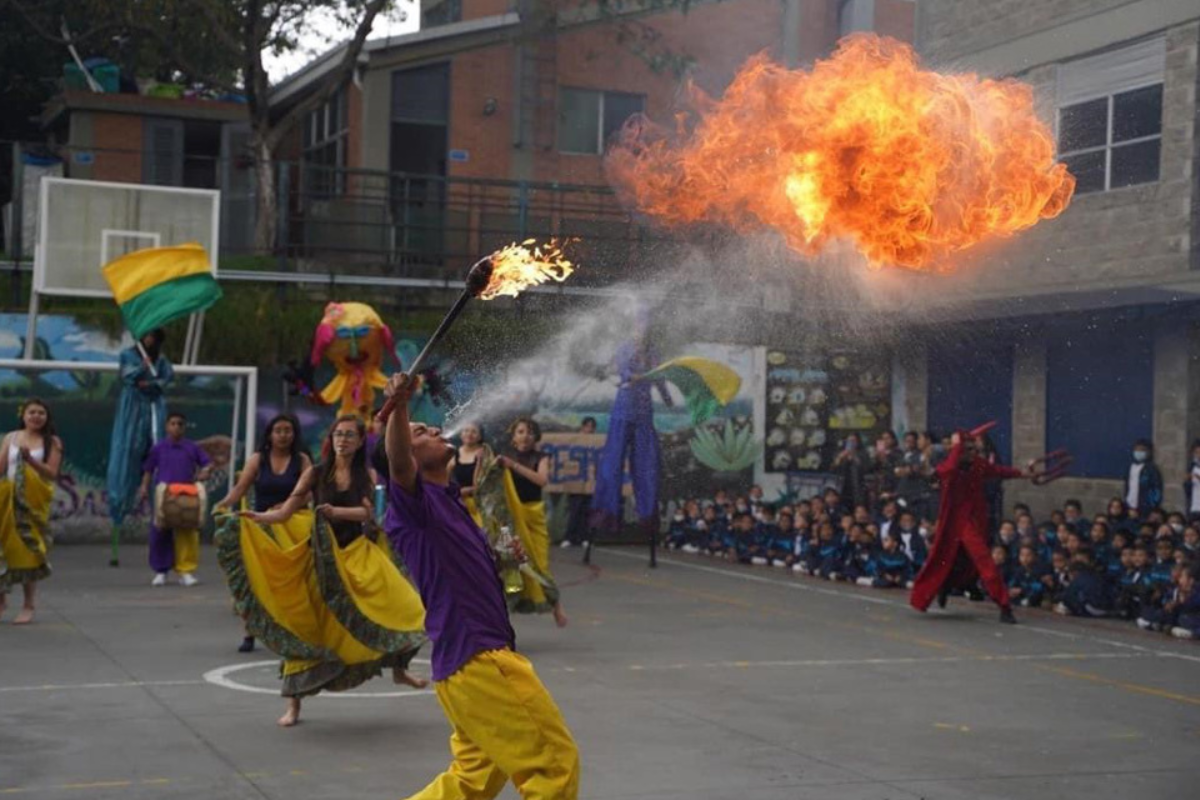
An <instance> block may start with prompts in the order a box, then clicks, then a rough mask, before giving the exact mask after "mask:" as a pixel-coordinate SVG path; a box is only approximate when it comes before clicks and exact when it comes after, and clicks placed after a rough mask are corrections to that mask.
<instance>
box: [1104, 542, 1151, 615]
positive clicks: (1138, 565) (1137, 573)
mask: <svg viewBox="0 0 1200 800" xmlns="http://www.w3.org/2000/svg"><path fill="white" fill-rule="evenodd" d="M1120 564H1121V574H1120V575H1119V576H1118V578H1117V581H1116V591H1115V597H1114V598H1113V613H1114V615H1115V616H1117V617H1120V618H1121V619H1137V618H1138V617H1139V616H1141V613H1142V606H1143V605H1144V604H1146V603H1149V601H1150V598H1151V595H1152V594H1153V588H1152V587H1151V585H1150V570H1149V564H1150V552H1149V551H1148V550H1147V549H1146V548H1145V547H1131V546H1129V545H1126V546H1125V547H1124V548H1123V549H1122V550H1121V561H1120Z"/></svg>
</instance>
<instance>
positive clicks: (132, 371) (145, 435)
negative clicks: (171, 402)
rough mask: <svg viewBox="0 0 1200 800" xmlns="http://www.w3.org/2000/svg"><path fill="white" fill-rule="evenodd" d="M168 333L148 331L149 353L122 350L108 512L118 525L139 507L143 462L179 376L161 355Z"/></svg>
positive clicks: (145, 341) (110, 451)
mask: <svg viewBox="0 0 1200 800" xmlns="http://www.w3.org/2000/svg"><path fill="white" fill-rule="evenodd" d="M165 338H166V335H165V334H164V333H163V331H162V329H161V328H159V329H156V330H153V331H151V332H150V333H148V334H146V335H145V336H143V337H142V340H141V344H142V347H143V348H144V349H145V352H146V355H145V356H143V355H142V353H141V352H139V351H138V348H137V347H130V348H128V349H126V350H123V351H121V356H120V365H121V372H120V375H121V398H120V400H119V401H118V402H117V416H116V418H115V419H114V420H113V428H112V438H111V440H110V443H109V448H108V480H107V487H108V513H109V516H110V517H111V518H112V521H113V525H114V526H120V524H121V523H122V522H124V521H125V516H126V515H127V514H128V513H129V512H130V511H133V510H134V508H136V501H137V500H136V499H137V492H138V487H139V485H140V484H141V482H142V462H143V461H145V459H146V456H147V455H149V453H150V448H151V447H152V446H153V445H154V444H156V443H157V442H158V441H159V440H161V439H162V438H163V434H164V431H165V426H166V422H167V400H166V397H165V396H164V394H163V393H164V392H165V390H166V388H167V386H169V385H170V384H171V382H172V380H174V378H175V371H174V369H172V367H171V362H170V361H168V360H167V359H166V356H164V355H162V345H163V341H164V340H165Z"/></svg>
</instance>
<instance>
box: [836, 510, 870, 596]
mask: <svg viewBox="0 0 1200 800" xmlns="http://www.w3.org/2000/svg"><path fill="white" fill-rule="evenodd" d="M876 550H877V547H876V544H875V537H874V536H872V535H871V534H870V533H868V532H867V529H866V528H865V527H863V526H862V525H859V524H858V523H857V522H856V523H854V525H852V526H851V528H850V546H849V548H848V549H847V551H846V566H845V567H843V569H842V577H844V578H845V579H846V580H848V581H850V582H851V583H855V582H858V583H859V584H860V585H862V586H870V585H871V584H872V583H873V582H874V580H875V569H876V567H877V566H878V564H877V562H876Z"/></svg>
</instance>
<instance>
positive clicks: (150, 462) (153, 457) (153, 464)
mask: <svg viewBox="0 0 1200 800" xmlns="http://www.w3.org/2000/svg"><path fill="white" fill-rule="evenodd" d="M158 454H159V447H158V445H154V447H151V448H150V454H149V455H147V456H146V460H145V461H143V462H142V472H150V473H153V472H155V471H156V470H157V469H158Z"/></svg>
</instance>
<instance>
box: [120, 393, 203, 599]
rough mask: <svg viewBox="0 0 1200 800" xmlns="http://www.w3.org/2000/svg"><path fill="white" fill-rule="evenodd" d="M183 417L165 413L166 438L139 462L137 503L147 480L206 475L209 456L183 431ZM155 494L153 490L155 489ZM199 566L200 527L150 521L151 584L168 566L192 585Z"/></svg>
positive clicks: (163, 578)
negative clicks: (172, 527) (183, 527)
mask: <svg viewBox="0 0 1200 800" xmlns="http://www.w3.org/2000/svg"><path fill="white" fill-rule="evenodd" d="M186 430H187V417H185V416H184V415H183V414H181V413H179V412H178V411H173V412H171V413H170V414H168V415H167V438H165V439H163V440H162V441H160V442H159V443H158V444H156V445H154V447H152V448H150V455H148V456H146V460H145V461H144V462H143V463H142V487H141V489H140V490H139V491H138V506H141V505H142V503H144V502H145V500H146V498H147V496H149V493H150V486H151V485H152V484H151V482H152V481H153V485H154V486H158V485H159V484H167V485H168V486H170V485H171V484H180V483H182V484H194V483H196V482H202V481H205V480H207V479H208V476H209V474H210V473H211V472H212V459H210V458H209V457H208V454H207V453H205V452H204V451H203V450H201V449H200V445H198V444H196V443H195V442H193V441H192V440H190V439H185V438H184V436H183V434H184V432H185V431H186ZM156 494H157V493H156ZM199 566H200V529H199V528H198V527H197V528H195V529H192V530H159V529H158V527H156V526H155V524H154V515H153V514H151V522H150V569H152V570H154V580H152V581H151V582H150V585H151V586H165V585H166V583H167V575H168V574H169V573H170V572H171V570H175V573H176V574H177V575H178V576H179V583H180V585H182V586H195V585H196V584H197V583H199V581H198V580H197V579H196V568H197V567H199Z"/></svg>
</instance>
